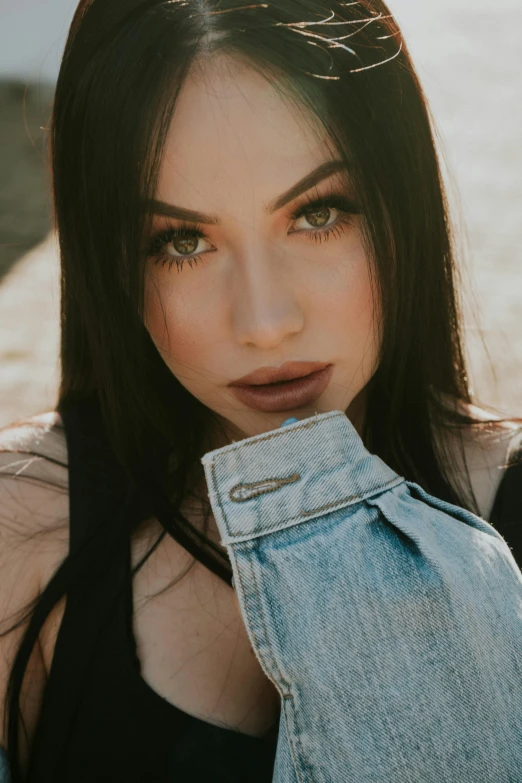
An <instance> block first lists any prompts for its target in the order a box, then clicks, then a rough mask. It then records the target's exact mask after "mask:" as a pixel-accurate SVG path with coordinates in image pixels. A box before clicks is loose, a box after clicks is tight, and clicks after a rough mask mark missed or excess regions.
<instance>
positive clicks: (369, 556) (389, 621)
mask: <svg viewBox="0 0 522 783" xmlns="http://www.w3.org/2000/svg"><path fill="white" fill-rule="evenodd" d="M202 464H203V466H204V470H205V477H206V481H207V486H208V491H209V498H210V501H211V505H212V509H213V513H214V515H215V519H216V522H217V525H218V528H219V531H220V535H221V540H222V543H223V545H225V546H226V547H227V551H228V553H229V555H230V560H231V563H232V569H233V574H234V582H235V587H236V591H237V596H238V601H239V605H240V609H241V613H242V616H243V619H244V622H245V625H246V628H247V631H248V635H249V638H250V642H251V644H252V647H253V649H254V652H255V654H256V656H257V658H258V659H259V662H260V664H261V666H262V668H263V670H264V672H265V673H266V675H267V677H268V678H269V679H270V680H271V681H272V682H273V683H274V685H275V687H276V688H277V690H278V692H279V694H280V696H281V704H282V708H281V719H280V724H279V736H278V745H277V755H276V762H275V770H274V777H273V781H274V782H275V783H521V782H522V573H521V572H520V569H519V567H518V566H517V564H516V562H515V560H514V558H513V555H512V553H511V551H510V549H509V547H508V545H507V543H506V541H505V540H504V538H503V537H502V536H501V535H500V534H499V533H498V532H497V531H496V530H495V529H494V528H493V527H492V526H491V525H490V524H489V523H488V522H486V521H484V520H482V519H480V518H479V517H477V516H475V515H474V514H472V513H470V512H468V511H465V510H463V509H461V508H459V507H457V506H454V505H451V504H449V503H446V502H444V501H441V500H439V499H437V498H435V497H433V496H431V495H429V494H427V493H426V492H425V491H424V490H423V489H422V488H421V487H420V486H419V485H418V484H415V483H413V482H409V481H406V480H405V479H404V478H403V477H401V476H399V475H397V473H395V472H394V471H393V470H392V469H391V468H389V467H388V466H387V465H386V464H385V463H384V462H383V461H382V460H381V459H380V458H379V457H377V456H375V455H372V454H370V453H369V452H368V450H367V449H366V448H365V446H364V444H363V442H362V440H361V438H360V437H359V435H358V433H357V431H356V430H355V428H354V427H353V425H352V424H351V422H350V421H349V419H348V418H347V417H346V415H345V414H344V413H343V412H342V411H333V412H329V413H324V414H318V415H316V416H314V417H311V418H307V419H304V420H301V421H300V422H297V423H294V424H292V423H290V424H289V425H288V426H285V427H282V428H280V429H276V430H273V431H271V432H268V433H265V434H261V435H257V436H254V437H250V438H246V439H245V440H241V441H237V442H235V443H232V444H231V445H228V446H225V447H223V448H219V449H216V450H214V451H210V452H208V453H207V454H205V455H204V457H203V458H202ZM521 524H522V520H521Z"/></svg>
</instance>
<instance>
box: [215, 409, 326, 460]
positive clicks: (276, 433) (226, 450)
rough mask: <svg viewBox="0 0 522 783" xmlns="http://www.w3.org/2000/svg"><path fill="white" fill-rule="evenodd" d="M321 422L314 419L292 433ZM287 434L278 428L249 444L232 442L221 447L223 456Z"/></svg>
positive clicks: (285, 430) (295, 428)
mask: <svg viewBox="0 0 522 783" xmlns="http://www.w3.org/2000/svg"><path fill="white" fill-rule="evenodd" d="M339 415H340V414H339V413H335V414H332V415H331V416H325V417H324V419H323V420H326V419H335V418H337V417H338V416H339ZM320 423H321V422H318V421H317V419H316V418H314V419H312V420H310V421H309V422H308V423H307V424H300V425H299V427H293V429H292V432H297V431H298V430H308V429H310V427H314V426H315V425H316V424H320ZM287 434H288V428H287V427H282V428H281V427H279V429H277V430H274V431H273V432H269V433H267V434H266V435H265V436H264V437H262V438H256V440H255V441H252V442H250V443H246V442H245V441H244V440H240V441H237V443H236V442H234V443H233V444H229V445H228V446H223V447H222V448H223V454H229V453H232V452H234V451H237V450H238V449H246V448H249V447H250V446H256V445H257V444H258V443H264V441H265V440H272V438H278V437H280V436H281V435H287Z"/></svg>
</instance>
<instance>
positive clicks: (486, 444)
mask: <svg viewBox="0 0 522 783" xmlns="http://www.w3.org/2000/svg"><path fill="white" fill-rule="evenodd" d="M465 407H466V412H468V413H470V414H471V415H472V416H473V417H474V418H475V419H476V420H478V421H481V422H484V426H479V427H470V428H469V430H467V431H464V432H463V438H462V445H463V447H464V458H465V462H466V468H467V471H468V472H469V477H470V480H471V484H472V487H473V491H474V494H475V498H476V500H477V503H478V506H479V509H480V511H481V516H482V517H483V518H484V519H486V520H487V519H489V516H490V513H491V510H492V508H493V504H494V501H495V496H496V493H497V491H498V488H499V486H500V482H501V480H502V477H503V476H504V473H505V472H506V470H507V469H508V466H509V464H510V462H511V460H512V459H513V458H514V455H516V454H517V453H519V451H520V449H521V448H522V422H520V421H517V417H515V416H514V417H513V418H511V419H508V420H505V421H502V420H501V417H499V416H498V414H496V413H494V412H493V411H490V410H488V409H487V408H483V407H479V406H477V405H467V406H465ZM487 422H490V423H487ZM458 462H459V460H458V458H457V463H458Z"/></svg>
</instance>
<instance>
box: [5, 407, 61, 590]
mask: <svg viewBox="0 0 522 783" xmlns="http://www.w3.org/2000/svg"><path fill="white" fill-rule="evenodd" d="M68 518H69V495H68V469H67V444H66V439H65V431H64V428H63V424H62V420H61V418H60V415H59V414H58V413H57V412H55V411H52V412H50V413H45V414H42V415H39V416H34V417H32V418H29V419H26V420H24V421H21V422H17V423H16V424H12V425H9V426H7V427H3V428H2V429H0V560H1V561H2V563H1V566H2V568H1V569H0V590H1V585H2V582H4V580H5V576H4V575H5V573H6V570H7V571H11V570H12V568H13V567H15V565H16V563H17V562H19V563H21V562H22V561H23V562H25V564H26V566H27V565H29V564H30V566H31V567H30V568H29V569H28V573H31V574H32V575H34V576H35V577H36V575H37V574H40V575H41V576H43V575H44V572H45V574H47V573H48V569H49V567H54V565H55V559H56V557H57V555H58V551H57V550H59V554H60V555H65V554H66V551H67V539H68ZM46 559H49V560H50V561H52V565H51V563H50V564H49V565H48V567H44V566H45V563H46ZM62 559H63V558H62ZM7 561H8V562H9V564H10V565H9V567H8V566H7ZM42 568H43V571H42V570H41V569H42Z"/></svg>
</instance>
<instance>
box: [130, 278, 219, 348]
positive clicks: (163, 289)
mask: <svg viewBox="0 0 522 783" xmlns="http://www.w3.org/2000/svg"><path fill="white" fill-rule="evenodd" d="M173 275H174V276H177V275H178V273H177V272H165V273H164V272H163V271H158V272H156V271H155V270H154V271H153V272H151V273H149V275H148V276H147V279H146V282H145V307H144V312H145V317H144V322H145V326H146V328H147V330H148V332H149V334H150V336H151V338H152V340H153V342H154V343H155V345H156V347H157V349H158V351H160V353H161V354H163V355H164V358H165V359H168V357H172V358H173V359H175V358H179V359H184V358H185V357H186V356H187V355H190V356H191V357H193V358H195V355H194V352H195V350H202V349H203V350H204V344H205V341H206V340H207V341H208V331H209V327H208V322H209V310H208V308H207V307H206V306H205V303H204V302H202V301H201V300H200V299H195V297H194V295H193V294H191V292H190V291H187V286H186V285H183V282H182V281H180V280H177V281H176V280H174V281H173V280H172V276H173ZM173 283H176V285H174V284H173ZM195 302H197V304H195Z"/></svg>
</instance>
